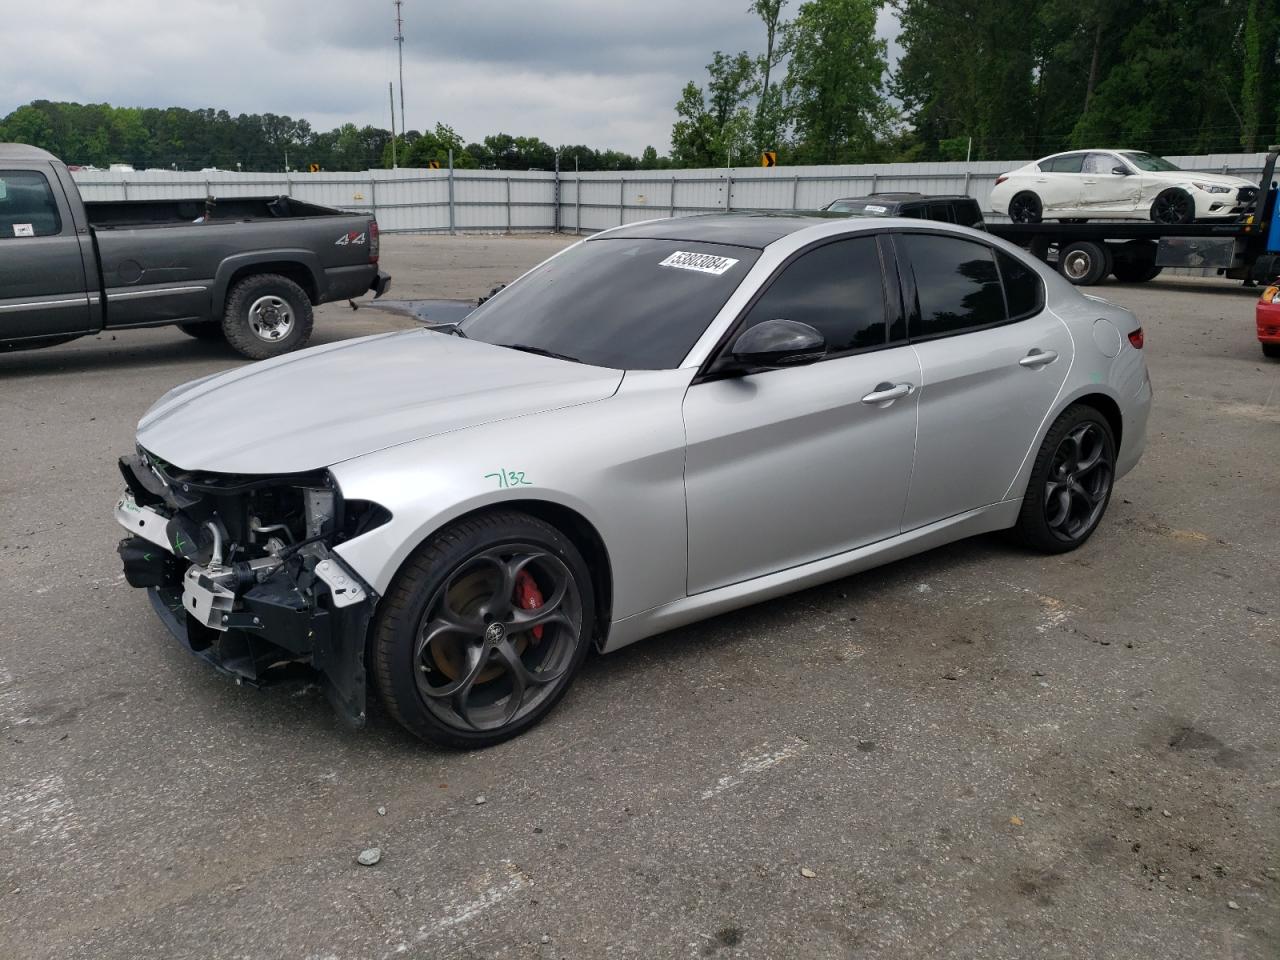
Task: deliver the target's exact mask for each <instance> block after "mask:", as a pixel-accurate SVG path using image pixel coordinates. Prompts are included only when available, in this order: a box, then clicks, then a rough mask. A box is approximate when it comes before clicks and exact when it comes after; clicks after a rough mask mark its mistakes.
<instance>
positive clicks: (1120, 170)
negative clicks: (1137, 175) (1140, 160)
mask: <svg viewBox="0 0 1280 960" xmlns="http://www.w3.org/2000/svg"><path fill="white" fill-rule="evenodd" d="M1111 172H1112V173H1114V174H1115V175H1116V176H1117V177H1127V176H1129V168H1128V167H1112V168H1111Z"/></svg>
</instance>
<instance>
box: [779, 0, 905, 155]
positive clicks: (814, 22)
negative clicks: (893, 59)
mask: <svg viewBox="0 0 1280 960" xmlns="http://www.w3.org/2000/svg"><path fill="white" fill-rule="evenodd" d="M879 8H880V3H879V2H877V0H809V2H807V3H804V4H801V6H800V9H799V11H798V12H797V14H796V18H795V20H793V21H792V22H791V23H790V25H789V26H788V28H787V37H786V51H787V53H788V55H789V56H790V63H789V65H788V69H787V79H786V83H785V88H786V94H787V99H788V101H789V102H790V105H791V110H792V112H793V116H794V121H795V129H796V141H797V142H796V146H795V156H796V158H797V159H799V160H801V161H802V162H811V163H838V162H841V161H848V160H852V159H858V158H862V157H867V156H870V155H872V154H873V153H874V151H875V144H876V141H877V138H879V137H881V136H882V135H884V134H885V133H886V132H887V131H888V129H889V123H890V120H891V118H892V111H891V110H890V108H889V106H888V104H887V103H886V101H885V99H884V96H883V94H884V74H885V70H886V63H885V55H886V44H885V41H883V40H880V39H878V38H877V37H876V13H877V11H878V10H879Z"/></svg>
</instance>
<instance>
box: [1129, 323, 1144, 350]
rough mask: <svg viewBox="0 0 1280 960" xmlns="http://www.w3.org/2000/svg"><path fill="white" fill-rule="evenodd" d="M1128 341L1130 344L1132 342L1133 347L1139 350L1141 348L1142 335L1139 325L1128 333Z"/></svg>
mask: <svg viewBox="0 0 1280 960" xmlns="http://www.w3.org/2000/svg"><path fill="white" fill-rule="evenodd" d="M1129 342H1130V343H1132V344H1133V345H1134V346H1135V347H1137V348H1138V349H1139V350H1141V349H1142V343H1143V337H1142V328H1141V327H1139V328H1138V329H1137V330H1135V331H1133V333H1131V334H1129Z"/></svg>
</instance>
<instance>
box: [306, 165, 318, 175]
mask: <svg viewBox="0 0 1280 960" xmlns="http://www.w3.org/2000/svg"><path fill="white" fill-rule="evenodd" d="M307 169H308V170H310V171H311V172H312V173H319V172H320V164H318V163H313V164H311V165H310V166H308V167H307Z"/></svg>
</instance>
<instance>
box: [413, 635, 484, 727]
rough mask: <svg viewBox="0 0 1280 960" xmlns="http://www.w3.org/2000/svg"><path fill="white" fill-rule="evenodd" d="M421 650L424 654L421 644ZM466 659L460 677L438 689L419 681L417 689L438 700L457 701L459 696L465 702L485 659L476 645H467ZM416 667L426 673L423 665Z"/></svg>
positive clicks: (481, 649) (479, 647) (480, 647)
mask: <svg viewBox="0 0 1280 960" xmlns="http://www.w3.org/2000/svg"><path fill="white" fill-rule="evenodd" d="M422 649H423V652H424V653H425V652H426V644H423V648H422ZM466 657H467V663H466V667H465V668H464V670H463V671H462V674H461V676H459V677H458V678H457V679H455V680H451V681H450V682H449V683H446V684H444V685H442V686H439V687H435V686H432V685H431V684H429V683H427V682H426V681H425V680H421V681H420V682H419V687H420V688H421V690H422V692H423V693H425V694H427V695H428V696H431V697H436V698H439V699H449V698H454V699H457V698H458V696H459V695H461V697H462V699H463V700H464V701H465V700H466V697H467V694H468V693H469V692H470V691H471V686H472V684H474V683H475V682H476V677H478V676H480V673H481V671H482V670H483V669H484V666H485V658H484V656H483V648H482V646H481V645H480V644H477V643H469V644H467V645H466ZM419 660H421V657H419ZM418 666H419V669H420V670H422V672H424V673H425V672H426V671H427V667H426V665H425V664H422V663H419V665H418ZM458 712H459V713H462V711H461V710H459V711H458Z"/></svg>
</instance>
